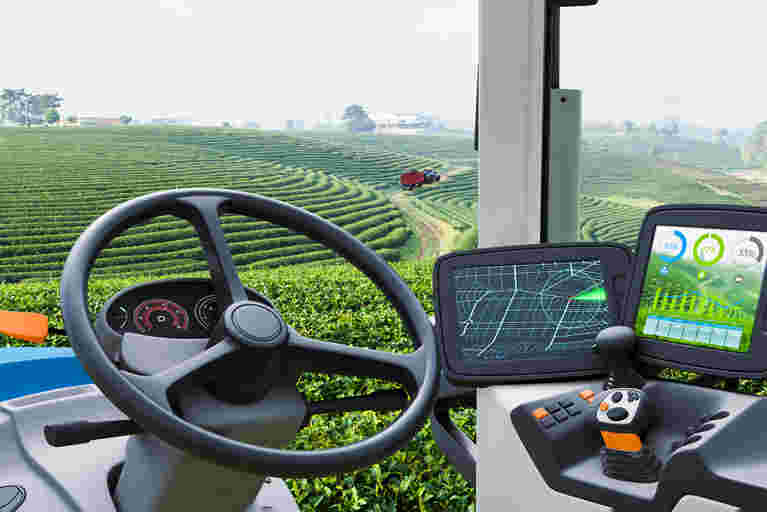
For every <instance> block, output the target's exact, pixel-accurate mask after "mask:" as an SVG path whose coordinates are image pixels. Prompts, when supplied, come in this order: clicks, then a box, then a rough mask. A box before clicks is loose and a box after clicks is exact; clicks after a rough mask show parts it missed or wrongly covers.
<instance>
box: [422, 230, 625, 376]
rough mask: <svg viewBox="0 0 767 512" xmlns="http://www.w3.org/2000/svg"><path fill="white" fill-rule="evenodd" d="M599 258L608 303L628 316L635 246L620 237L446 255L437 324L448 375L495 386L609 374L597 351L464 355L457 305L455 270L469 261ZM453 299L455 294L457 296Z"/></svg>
mask: <svg viewBox="0 0 767 512" xmlns="http://www.w3.org/2000/svg"><path fill="white" fill-rule="evenodd" d="M578 259H584V260H586V259H599V260H600V261H601V263H602V274H603V276H604V279H605V290H606V293H607V300H608V309H609V311H610V313H611V314H612V315H613V318H614V320H615V325H620V324H621V322H622V319H623V317H622V311H623V308H622V302H623V298H624V296H625V292H626V288H627V287H628V281H629V279H630V277H631V265H632V253H631V249H630V248H629V247H627V246H625V245H622V244H616V243H596V242H594V243H591V242H578V243H562V244H534V245H521V246H513V247H496V248H489V249H474V250H471V251H461V252H455V253H451V254H447V255H444V256H441V257H440V258H439V259H438V260H437V262H436V264H435V266H434V274H433V287H434V301H435V316H436V320H437V322H436V324H437V325H436V329H437V334H438V338H439V340H440V353H441V356H442V360H443V368H444V370H445V376H446V377H447V379H448V381H450V382H452V383H454V384H459V385H469V386H476V387H481V386H490V385H495V384H504V383H511V382H522V381H544V380H559V379H565V378H573V377H583V376H590V375H600V374H606V373H607V369H606V365H605V362H604V361H603V360H602V359H601V358H600V357H599V356H598V355H596V354H594V353H592V352H591V351H588V352H575V353H573V357H570V358H568V359H561V358H552V359H541V360H528V359H522V360H504V361H488V362H485V363H477V362H466V361H463V360H461V359H460V358H458V353H457V345H456V341H457V340H456V338H457V333H456V331H455V329H454V328H451V326H454V325H455V319H456V318H457V306H456V304H455V297H454V293H453V283H452V279H450V276H451V274H452V271H453V270H455V269H456V268H459V267H465V266H490V265H513V264H526V263H541V262H551V261H573V260H578ZM451 299H452V300H451Z"/></svg>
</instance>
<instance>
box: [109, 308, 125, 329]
mask: <svg viewBox="0 0 767 512" xmlns="http://www.w3.org/2000/svg"><path fill="white" fill-rule="evenodd" d="M109 319H110V320H111V322H110V323H111V324H112V325H113V326H117V328H118V329H125V326H126V325H128V320H129V319H130V315H129V314H128V308H126V307H125V306H119V307H117V308H113V309H112V311H110V312H109Z"/></svg>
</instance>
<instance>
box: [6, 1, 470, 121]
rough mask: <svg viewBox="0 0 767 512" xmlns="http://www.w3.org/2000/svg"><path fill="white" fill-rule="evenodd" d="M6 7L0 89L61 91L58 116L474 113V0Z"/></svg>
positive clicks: (460, 116)
mask: <svg viewBox="0 0 767 512" xmlns="http://www.w3.org/2000/svg"><path fill="white" fill-rule="evenodd" d="M2 10H3V14H2V16H3V19H4V22H3V23H2V27H0V44H1V45H2V47H3V48H6V49H7V48H18V49H19V51H13V52H5V51H4V52H3V62H2V67H0V88H6V87H7V88H22V87H24V88H26V89H27V90H32V91H33V92H38V93H39V92H58V93H59V94H60V95H61V96H62V97H63V98H64V103H63V108H62V112H63V113H64V114H65V115H68V114H79V115H86V114H90V115H104V116H119V115H120V114H128V115H132V116H133V117H134V118H136V119H142V120H148V119H151V118H152V117H165V116H173V117H187V118H192V119H197V120H213V121H218V120H229V121H238V120H252V121H256V122H258V123H260V124H261V126H262V127H264V128H283V127H284V126H285V121H286V120H288V119H303V120H305V121H306V123H307V124H308V125H309V126H311V124H312V123H313V122H316V121H318V120H323V119H325V118H326V117H328V116H330V117H331V118H332V119H338V118H340V116H341V114H342V112H343V109H344V108H345V107H346V106H347V105H349V104H352V103H359V104H361V105H363V106H365V107H366V108H367V109H368V110H369V111H370V112H371V113H373V112H389V113H416V112H429V113H433V114H434V115H436V116H438V117H440V118H441V119H443V120H457V121H465V122H466V123H467V126H471V125H472V123H471V121H472V120H473V118H474V95H475V74H476V65H477V62H478V57H477V55H478V20H477V11H478V0H453V1H446V0H428V1H414V0H387V1H386V2H372V1H369V0H364V1H359V0H356V1H349V0H332V1H321V2H317V1H309V0H298V1H296V0H279V1H270V2H265V1H242V0H216V1H210V0H131V1H129V2H127V1H117V0H109V1H105V0H75V1H68V2H61V1H58V0H48V1H45V0H25V1H23V2H11V3H9V4H8V5H4V6H3V9H2ZM41 13H44V14H43V15H41ZM9 20H18V22H9ZM29 20H34V23H32V24H30V23H29ZM30 27H34V33H31V32H30ZM21 41H23V44H19V42H21Z"/></svg>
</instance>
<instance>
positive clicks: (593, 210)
mask: <svg viewBox="0 0 767 512" xmlns="http://www.w3.org/2000/svg"><path fill="white" fill-rule="evenodd" d="M765 17H767V4H763V3H759V2H751V1H747V0H737V1H733V2H726V3H723V2H689V1H674V2H668V1H662V0H643V1H636V0H603V1H601V2H599V3H598V4H597V5H596V6H593V7H589V8H583V9H581V8H574V9H562V13H561V87H562V88H568V89H580V90H582V91H583V131H582V142H581V144H582V151H581V160H580V165H581V175H582V178H583V182H582V187H581V191H580V194H581V196H580V209H579V216H580V220H579V222H580V228H581V229H580V239H581V240H598V241H616V242H622V243H625V244H627V245H630V246H632V247H633V246H635V244H636V238H637V235H638V232H639V228H640V225H641V221H642V218H643V217H644V214H645V212H646V211H647V210H648V209H649V208H651V207H653V206H655V205H659V204H664V203H693V202H694V203H729V204H747V205H756V206H761V205H763V204H767V187H766V186H765V185H766V184H767V101H765V99H764V94H765V93H764V84H765V83H766V82H767V68H765V67H764V66H763V65H762V64H761V63H762V62H763V61H764V49H763V48H764V45H763V44H762V42H761V37H760V34H761V33H762V29H763V24H764V19H765Z"/></svg>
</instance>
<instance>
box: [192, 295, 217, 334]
mask: <svg viewBox="0 0 767 512" xmlns="http://www.w3.org/2000/svg"><path fill="white" fill-rule="evenodd" d="M194 319H195V320H197V323H199V324H200V325H201V326H202V328H203V329H205V330H206V331H209V330H210V329H211V328H213V325H214V324H215V323H216V322H217V321H218V302H216V295H215V294H210V295H206V296H205V297H203V298H201V299H200V300H198V301H197V304H195V305H194Z"/></svg>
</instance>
